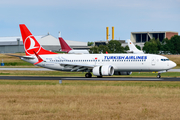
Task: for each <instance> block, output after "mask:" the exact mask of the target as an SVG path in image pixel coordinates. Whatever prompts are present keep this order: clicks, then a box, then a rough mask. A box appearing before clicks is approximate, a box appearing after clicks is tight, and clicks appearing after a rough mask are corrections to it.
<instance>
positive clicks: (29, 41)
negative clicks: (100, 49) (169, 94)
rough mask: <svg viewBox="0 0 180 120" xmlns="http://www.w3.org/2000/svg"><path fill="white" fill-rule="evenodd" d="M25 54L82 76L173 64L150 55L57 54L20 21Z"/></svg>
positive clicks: (161, 69) (38, 62) (159, 69)
mask: <svg viewBox="0 0 180 120" xmlns="http://www.w3.org/2000/svg"><path fill="white" fill-rule="evenodd" d="M20 30H21V35H22V39H23V44H24V49H25V53H26V56H22V57H21V59H22V60H24V61H27V62H29V63H32V64H34V65H38V66H41V67H44V68H49V69H53V70H59V71H84V72H87V73H86V74H85V77H92V74H91V72H92V73H93V75H95V76H97V77H102V76H111V75H130V74H131V73H132V72H133V71H138V72H152V71H155V72H158V76H157V77H158V78H160V77H161V76H160V73H162V72H166V71H167V70H169V69H171V68H173V67H175V66H176V63H174V62H173V61H170V60H169V59H168V58H166V57H164V56H160V55H153V54H57V53H54V52H50V51H48V50H45V49H44V48H43V47H42V46H41V45H40V44H39V43H38V42H37V40H36V39H35V37H34V36H33V35H32V34H31V32H30V31H29V30H28V28H27V27H26V26H25V25H24V24H20Z"/></svg>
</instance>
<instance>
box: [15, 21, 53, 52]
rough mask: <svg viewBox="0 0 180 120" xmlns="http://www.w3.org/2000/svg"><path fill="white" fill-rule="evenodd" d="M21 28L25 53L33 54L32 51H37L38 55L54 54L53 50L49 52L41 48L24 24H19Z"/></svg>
mask: <svg viewBox="0 0 180 120" xmlns="http://www.w3.org/2000/svg"><path fill="white" fill-rule="evenodd" d="M19 27H20V30H21V35H22V39H23V44H24V49H25V52H26V55H27V56H29V55H34V52H36V53H38V55H45V54H56V53H54V52H50V51H48V50H45V49H44V48H42V46H41V45H40V44H39V43H38V41H37V40H36V39H35V37H34V36H33V35H32V33H31V32H30V31H29V30H28V28H27V27H26V25H25V24H20V25H19Z"/></svg>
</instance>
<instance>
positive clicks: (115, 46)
mask: <svg viewBox="0 0 180 120" xmlns="http://www.w3.org/2000/svg"><path fill="white" fill-rule="evenodd" d="M107 46H108V48H109V50H110V51H111V53H124V48H123V47H122V46H121V43H120V42H119V41H117V40H111V41H109V43H108V44H107Z"/></svg>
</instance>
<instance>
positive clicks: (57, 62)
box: [22, 54, 176, 72]
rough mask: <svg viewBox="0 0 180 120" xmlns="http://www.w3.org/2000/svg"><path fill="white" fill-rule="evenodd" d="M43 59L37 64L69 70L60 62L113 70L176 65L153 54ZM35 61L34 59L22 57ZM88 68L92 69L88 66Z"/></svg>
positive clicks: (146, 68) (43, 57)
mask: <svg viewBox="0 0 180 120" xmlns="http://www.w3.org/2000/svg"><path fill="white" fill-rule="evenodd" d="M40 57H41V58H42V59H43V60H44V61H43V62H41V63H39V64H37V65H38V66H41V67H44V68H49V69H53V70H60V71H71V70H72V67H71V66H62V65H61V63H67V64H70V65H74V66H75V65H76V64H77V65H82V66H83V65H92V66H94V67H95V66H103V65H111V66H113V68H114V71H139V72H141V71H145V72H148V71H165V70H169V69H171V68H173V67H175V66H176V63H174V62H173V61H170V60H169V59H168V58H166V57H164V56H161V55H153V54H57V55H56V54H55V55H40ZM22 60H24V61H27V62H30V63H32V64H33V63H35V62H37V61H38V60H37V58H36V57H35V59H23V58H22ZM89 69H92V67H91V68H89Z"/></svg>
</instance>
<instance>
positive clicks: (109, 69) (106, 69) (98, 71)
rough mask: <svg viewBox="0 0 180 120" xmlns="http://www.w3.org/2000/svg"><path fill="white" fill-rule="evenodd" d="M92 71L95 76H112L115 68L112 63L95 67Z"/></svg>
mask: <svg viewBox="0 0 180 120" xmlns="http://www.w3.org/2000/svg"><path fill="white" fill-rule="evenodd" d="M92 72H93V75H95V76H111V75H113V74H114V68H113V66H111V65H103V66H97V67H94V68H93V70H92Z"/></svg>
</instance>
